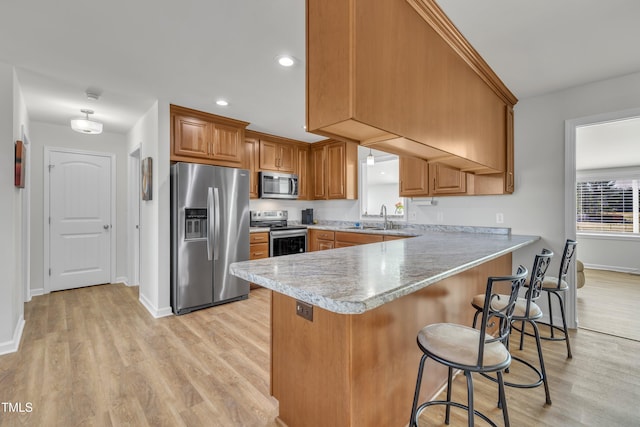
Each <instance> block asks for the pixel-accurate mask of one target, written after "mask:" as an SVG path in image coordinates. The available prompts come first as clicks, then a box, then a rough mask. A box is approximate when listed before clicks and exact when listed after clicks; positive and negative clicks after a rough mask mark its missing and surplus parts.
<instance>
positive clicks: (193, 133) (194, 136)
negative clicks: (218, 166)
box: [173, 115, 211, 158]
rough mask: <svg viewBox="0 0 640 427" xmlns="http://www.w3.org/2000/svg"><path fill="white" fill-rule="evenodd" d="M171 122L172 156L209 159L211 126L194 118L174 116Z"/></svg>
mask: <svg viewBox="0 0 640 427" xmlns="http://www.w3.org/2000/svg"><path fill="white" fill-rule="evenodd" d="M173 120H174V122H173V131H174V135H173V142H174V146H173V154H175V155H178V156H189V157H199V158H209V157H210V155H209V151H210V144H211V124H210V123H209V122H207V121H205V120H200V119H197V118H194V117H186V116H180V115H176V116H174V119H173Z"/></svg>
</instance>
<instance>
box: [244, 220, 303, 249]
mask: <svg viewBox="0 0 640 427" xmlns="http://www.w3.org/2000/svg"><path fill="white" fill-rule="evenodd" d="M250 217H251V220H250V223H249V224H250V225H251V227H269V229H270V231H269V254H270V256H281V255H291V254H299V253H302V252H306V251H307V227H305V226H303V225H289V224H288V222H287V220H288V218H289V212H288V211H251V214H250Z"/></svg>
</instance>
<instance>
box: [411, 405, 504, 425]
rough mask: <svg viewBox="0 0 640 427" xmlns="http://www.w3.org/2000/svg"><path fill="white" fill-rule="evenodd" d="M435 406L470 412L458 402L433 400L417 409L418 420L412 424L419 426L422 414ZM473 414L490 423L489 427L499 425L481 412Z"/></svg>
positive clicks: (474, 411) (475, 411)
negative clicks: (451, 407)
mask: <svg viewBox="0 0 640 427" xmlns="http://www.w3.org/2000/svg"><path fill="white" fill-rule="evenodd" d="M435 405H445V406H453V407H456V408H459V409H464V410H465V411H469V407H468V406H467V405H464V404H462V403H458V402H453V401H448V400H431V401H429V402H424V403H422V404H421V405H420V406H418V408H417V409H416V419H415V420H411V422H414V421H415V422H416V425H417V421H418V418H420V414H422V412H423V411H424V410H425V409H426V408H427V407H428V406H435ZM473 414H474V415H475V416H477V417H480V418H482V419H483V420H484V421H485V422H486V423H488V424H489V425H491V426H493V427H498V425H497V424H496V423H494V422H493V421H491V419H490V418H488V417H487V416H486V415H485V414H483V413H482V412H479V411H477V410H475V409H474V410H473ZM447 424H448V423H447Z"/></svg>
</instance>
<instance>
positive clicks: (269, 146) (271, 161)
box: [258, 139, 280, 171]
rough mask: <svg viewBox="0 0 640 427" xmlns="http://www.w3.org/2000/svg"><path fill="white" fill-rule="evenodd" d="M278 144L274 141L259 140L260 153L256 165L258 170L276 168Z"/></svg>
mask: <svg viewBox="0 0 640 427" xmlns="http://www.w3.org/2000/svg"><path fill="white" fill-rule="evenodd" d="M279 148H280V146H279V145H278V144H276V143H275V142H271V141H264V140H262V139H261V140H260V155H259V159H260V160H259V163H258V167H259V168H260V170H271V171H277V170H278V159H279Z"/></svg>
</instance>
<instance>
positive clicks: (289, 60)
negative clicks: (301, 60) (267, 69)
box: [276, 55, 296, 67]
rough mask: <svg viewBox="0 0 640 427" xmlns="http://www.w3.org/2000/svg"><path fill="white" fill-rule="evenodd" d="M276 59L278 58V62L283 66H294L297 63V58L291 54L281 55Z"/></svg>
mask: <svg viewBox="0 0 640 427" xmlns="http://www.w3.org/2000/svg"><path fill="white" fill-rule="evenodd" d="M276 59H277V60H278V64H280V65H282V66H283V67H292V66H293V65H294V64H295V63H296V60H295V59H294V58H293V56H289V55H280V56H278V57H277V58H276Z"/></svg>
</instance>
